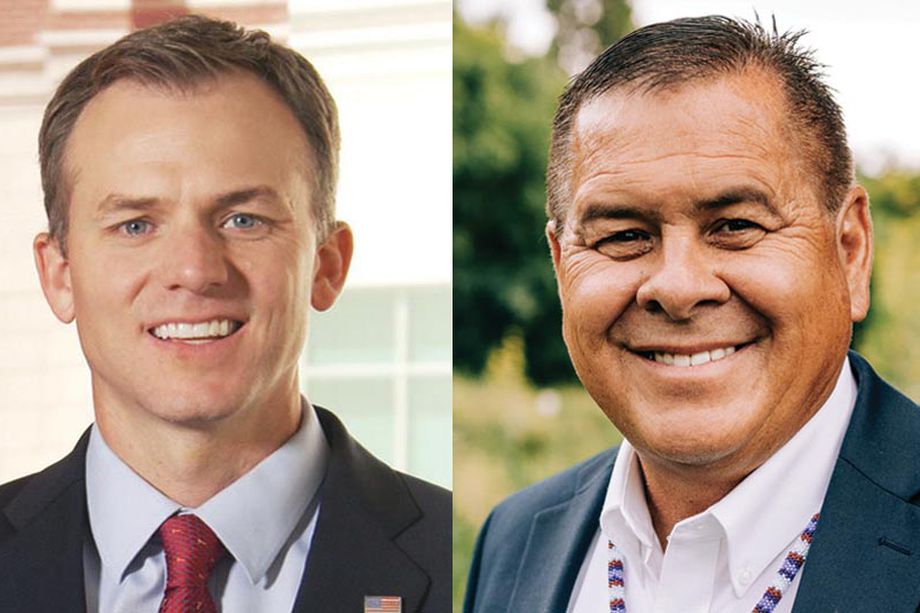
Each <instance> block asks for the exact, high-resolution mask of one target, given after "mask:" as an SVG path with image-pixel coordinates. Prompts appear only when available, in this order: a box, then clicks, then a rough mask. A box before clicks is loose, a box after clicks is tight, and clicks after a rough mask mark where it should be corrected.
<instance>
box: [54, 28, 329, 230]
mask: <svg viewBox="0 0 920 613" xmlns="http://www.w3.org/2000/svg"><path fill="white" fill-rule="evenodd" d="M234 70H244V71H248V72H250V73H252V74H254V75H256V76H257V77H259V78H260V79H262V80H263V81H264V82H265V83H266V84H268V85H269V86H270V87H271V88H272V89H273V90H274V91H275V92H277V93H278V95H279V96H280V97H281V99H282V100H283V101H284V103H285V104H286V105H287V106H288V108H289V109H291V112H292V113H293V114H294V116H295V117H296V118H297V121H298V122H299V123H300V127H301V128H302V129H303V132H304V134H305V135H306V137H307V143H308V145H309V147H310V148H311V151H312V154H313V155H312V158H313V164H314V165H315V168H312V169H311V170H312V171H313V172H311V173H310V174H311V175H312V176H314V177H315V178H313V179H311V183H312V184H313V199H312V200H313V216H314V219H315V222H316V230H317V233H318V235H319V238H320V240H321V239H323V238H324V237H325V236H326V234H327V233H328V232H329V231H330V230H331V228H332V227H333V225H334V224H335V186H336V181H337V177H338V167H339V143H340V136H339V122H338V113H337V111H336V106H335V101H334V100H333V99H332V96H331V95H330V94H329V91H328V90H327V89H326V86H325V84H324V83H323V81H322V79H321V78H320V76H319V74H318V73H317V72H316V69H315V68H313V65H312V64H310V62H309V61H307V60H306V58H304V57H303V56H302V55H300V54H299V53H297V52H296V51H293V50H292V49H289V48H287V47H284V46H282V45H279V44H278V43H275V42H273V41H272V40H271V37H270V36H269V35H268V34H266V33H265V32H263V31H261V30H246V29H244V28H242V27H240V26H238V25H236V24H234V23H231V22H229V21H219V20H216V19H210V18H207V17H202V16H198V15H190V16H186V17H180V18H178V19H175V20H173V21H169V22H166V23H163V24H160V25H157V26H154V27H150V28H146V29H143V30H138V31H137V32H133V33H131V34H129V35H127V36H125V37H123V38H121V39H120V40H118V41H117V42H115V43H114V44H112V45H110V46H109V47H106V48H105V49H103V50H101V51H99V52H97V53H95V54H93V55H92V56H90V57H89V58H87V59H85V60H83V61H82V62H81V63H80V64H79V65H77V67H76V68H74V69H73V70H72V71H71V72H70V74H68V75H67V76H66V77H65V78H64V80H63V81H62V82H61V84H60V86H58V88H57V90H56V91H55V93H54V96H53V97H52V99H51V102H49V103H48V106H47V107H46V109H45V116H44V119H43V121H42V127H41V131H40V132H39V141H38V151H39V160H40V163H41V175H42V188H43V190H44V193H45V212H46V213H47V215H48V228H49V232H50V234H51V236H52V237H54V238H56V239H57V240H58V241H59V242H60V244H61V246H62V248H66V237H67V229H68V228H67V213H68V208H69V200H70V193H71V189H72V185H71V180H72V177H71V176H70V173H69V172H68V168H67V163H66V159H65V153H66V149H67V141H68V139H69V137H70V134H71V132H72V131H73V128H74V125H75V124H76V122H77V119H78V118H79V116H80V113H81V112H82V111H83V108H84V107H85V106H86V105H87V103H89V101H90V100H91V99H92V98H93V97H94V96H95V95H97V94H98V93H99V92H101V91H102V90H104V89H105V88H107V87H108V86H110V85H112V84H113V83H115V82H116V81H119V80H127V79H130V80H132V81H137V82H140V83H142V84H144V85H150V86H154V87H163V88H173V89H177V90H179V91H188V90H194V88H195V87H196V86H197V85H200V84H202V83H204V82H208V81H212V80H214V79H217V78H219V77H220V76H221V75H224V74H227V73H230V72H233V71H234Z"/></svg>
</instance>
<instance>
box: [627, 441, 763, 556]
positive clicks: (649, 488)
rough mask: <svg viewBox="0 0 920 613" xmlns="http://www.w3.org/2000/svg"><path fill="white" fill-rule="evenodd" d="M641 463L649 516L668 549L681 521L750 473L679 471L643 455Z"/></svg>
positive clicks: (716, 500) (663, 544) (724, 493)
mask: <svg viewBox="0 0 920 613" xmlns="http://www.w3.org/2000/svg"><path fill="white" fill-rule="evenodd" d="M639 466H640V467H641V473H642V477H643V482H644V484H645V499H646V503H647V505H648V510H649V516H650V517H651V519H652V526H653V527H654V529H655V534H656V535H657V536H658V541H659V543H661V549H662V550H666V549H667V544H668V536H669V535H670V534H671V531H672V530H673V529H674V526H675V525H676V524H677V523H678V522H680V521H682V520H684V519H686V518H688V517H692V516H694V515H697V514H699V513H702V512H703V511H705V510H706V509H708V508H709V507H711V506H712V505H714V504H715V503H717V502H718V501H720V500H722V498H724V497H725V496H727V495H728V493H729V492H731V491H732V490H733V489H734V488H735V486H737V485H738V484H739V483H740V482H741V481H742V480H743V479H744V477H746V476H747V474H748V473H749V472H750V471H746V472H744V473H741V474H738V473H723V472H722V471H720V470H718V469H711V470H702V471H697V470H695V468H696V467H690V468H689V469H686V470H677V471H675V470H670V469H669V468H668V467H664V466H661V465H659V464H658V463H656V462H654V461H646V460H643V458H642V456H641V455H640V456H639Z"/></svg>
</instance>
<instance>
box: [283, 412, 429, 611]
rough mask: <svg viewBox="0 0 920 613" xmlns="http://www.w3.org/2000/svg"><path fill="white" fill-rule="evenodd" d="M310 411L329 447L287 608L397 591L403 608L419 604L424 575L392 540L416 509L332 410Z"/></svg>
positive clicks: (327, 607)
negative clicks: (306, 550)
mask: <svg viewBox="0 0 920 613" xmlns="http://www.w3.org/2000/svg"><path fill="white" fill-rule="evenodd" d="M317 414H318V415H319V417H320V422H321V423H322V425H323V430H324V432H325V434H326V439H327V440H328V441H329V446H330V450H331V453H330V458H329V465H328V468H327V471H326V478H325V480H324V481H323V485H322V487H321V488H320V513H319V520H318V522H317V526H316V532H315V535H314V537H313V542H312V544H311V546H310V555H309V557H308V559H307V567H306V570H305V572H304V578H303V581H302V583H301V587H300V591H299V593H298V595H297V600H296V602H295V605H294V613H307V612H309V613H319V612H324V611H328V612H330V613H340V612H341V611H363V610H364V609H363V607H364V597H365V596H400V597H401V598H402V611H403V613H415V612H419V611H423V610H424V609H423V606H424V601H425V597H426V594H427V591H428V586H429V584H430V579H429V577H428V575H427V574H426V573H425V572H424V571H422V570H421V569H420V568H419V566H418V565H416V564H415V562H414V561H413V560H412V559H410V558H409V557H408V556H407V555H406V554H405V553H404V552H403V551H402V549H400V548H399V546H398V544H397V543H396V539H397V538H398V536H399V534H400V533H401V532H403V531H404V530H405V529H406V528H407V527H409V526H410V525H412V524H413V523H415V522H416V521H418V520H419V519H420V518H421V511H420V510H419V509H418V506H417V505H416V504H415V501H414V500H413V498H412V497H411V495H410V494H409V492H408V490H407V489H406V486H405V484H404V483H403V481H402V480H401V479H400V478H399V476H398V475H397V474H396V473H395V472H394V471H393V470H392V469H390V468H389V467H388V466H386V465H385V464H383V463H381V462H379V461H378V460H376V459H375V458H374V457H373V456H372V455H371V454H369V453H368V452H367V451H366V450H364V449H363V448H362V447H361V446H360V445H358V444H357V443H356V442H355V441H354V440H353V439H352V438H351V437H350V436H348V433H347V432H346V431H345V428H344V426H342V424H341V423H340V422H339V421H338V420H337V419H336V418H335V417H334V416H333V415H332V414H331V413H329V412H328V411H326V410H324V409H321V408H319V407H317Z"/></svg>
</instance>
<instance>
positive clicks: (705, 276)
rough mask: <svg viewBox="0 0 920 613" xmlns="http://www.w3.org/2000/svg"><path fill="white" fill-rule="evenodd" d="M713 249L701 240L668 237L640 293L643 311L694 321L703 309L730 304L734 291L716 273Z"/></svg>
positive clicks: (696, 238)
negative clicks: (694, 317) (696, 313)
mask: <svg viewBox="0 0 920 613" xmlns="http://www.w3.org/2000/svg"><path fill="white" fill-rule="evenodd" d="M710 249H711V248H710V247H708V246H706V245H703V244H701V243H700V241H699V238H698V237H694V236H680V237H665V238H663V239H662V244H661V248H660V250H659V251H658V253H657V254H656V260H655V263H654V264H653V267H652V269H651V270H650V273H649V274H648V276H647V277H646V278H645V279H644V280H643V282H642V285H640V287H639V291H638V292H637V293H636V302H637V303H638V304H639V306H640V307H642V308H644V309H646V310H647V311H649V312H653V313H658V312H661V313H664V314H666V315H667V316H668V317H669V318H670V319H671V320H673V321H685V320H688V319H690V318H692V317H693V315H694V312H695V311H696V310H697V309H698V308H699V307H701V306H702V305H718V304H723V303H725V302H727V301H728V299H729V298H730V297H731V289H730V288H729V287H728V285H727V284H726V283H725V281H723V280H722V279H721V278H720V277H719V276H718V275H717V274H716V271H715V260H714V257H713V254H709V253H707V251H708V250H710Z"/></svg>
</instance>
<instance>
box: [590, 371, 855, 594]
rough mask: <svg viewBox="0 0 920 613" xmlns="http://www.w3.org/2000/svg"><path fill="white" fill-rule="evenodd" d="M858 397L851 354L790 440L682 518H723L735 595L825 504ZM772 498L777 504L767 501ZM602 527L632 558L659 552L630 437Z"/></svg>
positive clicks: (612, 480)
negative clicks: (711, 501)
mask: <svg viewBox="0 0 920 613" xmlns="http://www.w3.org/2000/svg"><path fill="white" fill-rule="evenodd" d="M855 402H856V380H855V379H854V377H853V373H852V371H851V370H850V363H849V358H846V359H845V360H844V364H843V368H842V369H841V371H840V375H839V376H838V377H837V383H836V385H835V387H834V390H833V392H831V395H830V397H828V399H827V401H825V403H824V404H823V405H822V406H821V408H820V409H819V410H818V411H817V413H815V415H814V416H812V418H811V419H810V420H809V421H808V422H807V423H806V424H805V425H804V426H803V427H802V428H801V429H800V430H799V431H798V432H797V433H796V434H795V435H794V436H793V437H792V438H791V439H790V440H789V441H788V442H787V443H786V444H785V445H783V447H781V448H780V449H779V450H778V451H777V452H776V453H774V454H773V455H772V456H771V457H770V458H769V459H768V460H767V461H766V462H764V463H763V464H762V465H761V466H760V467H758V468H757V470H755V471H754V472H752V473H751V474H750V475H748V477H747V478H746V479H744V481H742V482H741V483H739V484H738V486H737V487H735V489H733V490H732V491H731V492H729V493H728V495H727V496H725V497H724V498H723V499H722V500H720V501H719V502H717V503H716V504H714V505H713V506H711V507H710V508H709V509H707V510H706V511H704V512H703V513H700V514H699V515H696V516H694V517H690V518H687V519H685V520H683V521H682V522H680V523H679V524H678V526H680V525H681V524H683V523H685V522H687V523H696V524H701V525H703V524H706V525H709V526H710V527H711V528H715V527H716V526H715V522H718V526H719V527H720V528H721V530H722V531H724V535H725V538H726V542H727V551H728V565H729V571H730V573H731V581H732V588H733V589H734V591H735V594H736V596H739V597H740V596H741V595H742V594H743V593H744V592H745V591H746V590H747V588H748V587H749V586H748V584H747V583H745V582H744V581H743V580H742V578H743V577H749V576H751V574H753V575H754V576H757V575H759V574H760V573H762V572H763V571H764V570H765V569H766V566H767V565H768V564H770V562H771V561H772V560H773V559H774V558H776V557H777V556H779V555H780V554H781V553H782V550H783V549H784V548H786V547H788V545H789V543H791V542H792V541H793V539H794V538H795V537H796V536H797V535H798V534H800V533H801V532H802V531H803V530H804V529H805V527H806V525H807V524H808V521H809V520H810V519H811V516H812V515H814V514H815V513H816V512H817V511H818V510H819V509H820V508H821V504H822V502H823V501H824V495H825V493H826V491H827V486H828V484H829V482H830V477H831V473H832V472H833V469H834V464H835V462H836V459H837V456H838V454H839V452H840V445H841V443H842V442H843V437H844V434H845V433H846V428H847V424H848V423H849V421H850V415H851V414H852V411H853V407H854V405H855ZM790 475H792V476H793V477H792V478H790ZM770 500H772V501H775V503H774V504H764V501H770ZM713 520H715V521H713ZM600 526H601V530H602V532H603V534H604V535H605V536H606V537H607V538H608V539H610V540H614V542H616V544H617V547H619V548H620V549H622V550H623V551H624V553H625V554H626V555H627V557H632V556H636V555H638V556H640V557H641V559H643V560H644V561H645V563H646V564H650V563H651V562H653V561H654V560H653V559H652V558H653V557H654V554H655V553H656V552H659V553H660V545H659V543H658V540H657V536H656V534H655V531H654V527H653V525H652V520H651V516H650V514H649V511H648V505H647V503H646V499H645V487H644V485H643V482H642V475H641V471H640V467H639V461H638V456H637V455H636V452H635V449H634V448H633V447H632V446H631V445H630V444H629V442H628V441H626V440H625V439H624V441H623V444H622V445H621V446H620V450H619V452H618V454H617V459H616V463H615V464H614V467H613V472H612V473H611V475H610V482H609V484H608V486H607V494H606V497H605V499H604V506H603V508H602V510H601V517H600ZM752 527H756V529H752ZM675 528H676V527H675ZM709 531H710V532H711V530H709ZM614 535H616V539H619V540H615V539H614ZM652 566H656V564H652Z"/></svg>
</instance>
